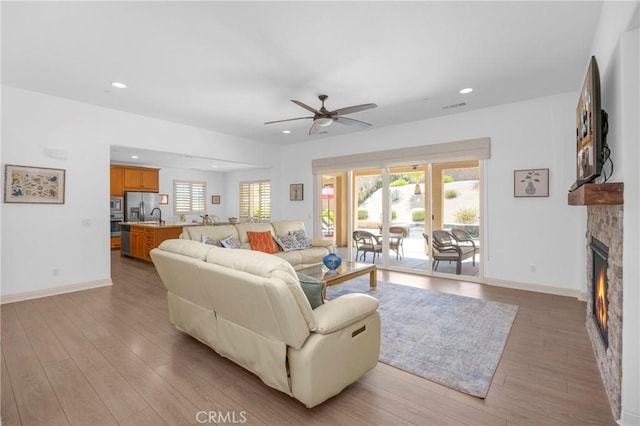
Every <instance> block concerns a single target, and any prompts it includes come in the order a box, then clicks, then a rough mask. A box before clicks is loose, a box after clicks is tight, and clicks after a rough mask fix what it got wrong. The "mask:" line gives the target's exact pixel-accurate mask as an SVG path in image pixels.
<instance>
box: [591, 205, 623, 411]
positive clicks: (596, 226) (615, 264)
mask: <svg viewBox="0 0 640 426" xmlns="http://www.w3.org/2000/svg"><path fill="white" fill-rule="evenodd" d="M622 215H623V206H622V205H589V206H587V235H586V237H587V238H586V242H587V244H586V246H587V247H586V249H587V265H586V266H587V268H586V269H587V287H588V288H587V312H586V326H587V331H588V333H589V338H590V339H591V345H592V347H593V351H594V353H595V357H596V361H597V362H598V368H599V369H600V375H601V377H602V382H603V383H604V388H605V391H606V393H607V397H608V398H609V403H610V405H611V411H612V412H613V415H614V418H616V419H617V418H619V417H620V406H621V386H622V235H623V234H622V232H623V229H622V217H623V216H622Z"/></svg>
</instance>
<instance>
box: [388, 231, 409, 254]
mask: <svg viewBox="0 0 640 426" xmlns="http://www.w3.org/2000/svg"><path fill="white" fill-rule="evenodd" d="M406 236H407V228H406V227H404V226H399V225H393V226H391V227H389V248H390V249H391V250H393V251H395V252H396V259H402V258H403V257H404V239H405V237H406ZM401 252H402V254H400V253H401Z"/></svg>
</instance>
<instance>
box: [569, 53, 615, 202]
mask: <svg viewBox="0 0 640 426" xmlns="http://www.w3.org/2000/svg"><path fill="white" fill-rule="evenodd" d="M607 125H608V123H607V113H606V112H605V111H604V110H602V108H601V98H600V73H599V72H598V63H597V62H596V58H595V56H592V57H591V62H590V63H589V69H588V71H587V76H586V77H585V79H584V84H583V85H582V90H581V91H580V98H579V99H578V106H577V108H576V182H575V183H574V184H573V185H572V187H571V188H572V190H573V189H575V188H578V187H579V186H581V185H583V184H585V183H589V182H593V181H594V180H595V179H596V178H597V177H598V176H600V175H601V174H602V167H603V165H604V162H605V161H606V159H607V158H608V147H607V144H606V135H607Z"/></svg>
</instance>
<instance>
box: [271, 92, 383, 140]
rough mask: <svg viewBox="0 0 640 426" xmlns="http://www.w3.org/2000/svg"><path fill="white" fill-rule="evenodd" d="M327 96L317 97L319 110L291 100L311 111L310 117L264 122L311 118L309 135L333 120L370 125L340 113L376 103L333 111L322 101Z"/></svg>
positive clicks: (372, 105)
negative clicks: (320, 103) (319, 104)
mask: <svg viewBox="0 0 640 426" xmlns="http://www.w3.org/2000/svg"><path fill="white" fill-rule="evenodd" d="M327 98H328V96H327V95H319V96H318V99H320V102H322V106H321V107H320V109H319V110H318V109H315V108H312V107H310V106H309V105H307V104H304V103H302V102H300V101H297V100H295V99H292V100H291V102H293V103H294V104H296V105H298V106H299V107H301V108H304V109H306V110H307V111H310V112H312V113H313V116H311V117H297V118H288V119H286V120H276V121H268V122H266V123H264V124H273V123H282V122H285V121H294V120H306V119H309V118H312V119H313V123H312V124H311V128H310V129H309V135H314V134H316V133H318V129H319V128H320V127H327V126H329V125H331V123H333V122H334V121H336V122H338V123H340V124H344V125H347V126H352V127H360V128H364V127H370V126H371V124H369V123H365V122H364V121H359V120H354V119H353V118H346V117H342V115H344V114H353V113H354V112H360V111H365V110H368V109H372V108H376V107H377V106H378V105H376V104H363V105H354V106H350V107H346V108H339V109H336V110H334V111H329V110H328V109H326V108H325V106H324V101H326V100H327ZM322 133H326V132H322Z"/></svg>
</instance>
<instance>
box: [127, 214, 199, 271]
mask: <svg viewBox="0 0 640 426" xmlns="http://www.w3.org/2000/svg"><path fill="white" fill-rule="evenodd" d="M198 225H199V224H195V223H176V224H163V225H160V224H159V223H158V222H157V221H154V222H122V224H121V225H120V235H121V239H122V242H121V246H120V255H121V256H129V257H134V258H136V259H141V260H146V261H147V262H151V256H150V255H149V253H150V252H151V250H153V249H154V248H156V247H158V246H159V245H160V243H162V242H163V241H164V240H171V239H175V238H179V237H180V234H181V233H182V228H183V227H185V226H198Z"/></svg>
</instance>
